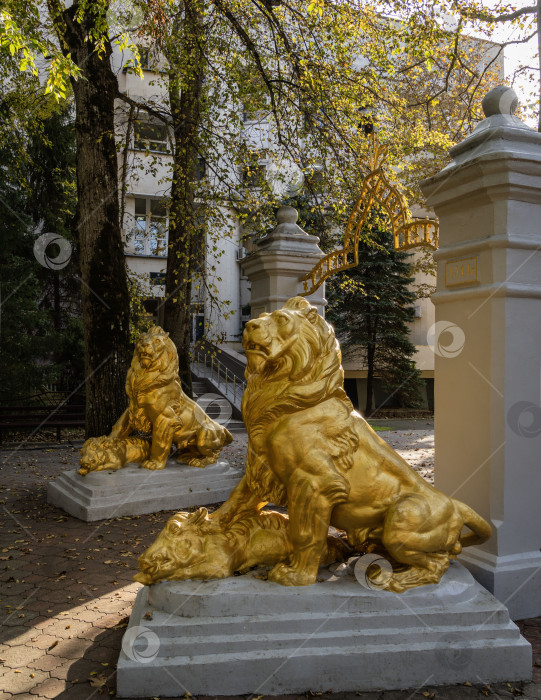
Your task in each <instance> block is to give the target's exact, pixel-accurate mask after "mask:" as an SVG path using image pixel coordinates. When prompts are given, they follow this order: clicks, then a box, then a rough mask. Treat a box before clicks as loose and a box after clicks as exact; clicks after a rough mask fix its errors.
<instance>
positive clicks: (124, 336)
mask: <svg viewBox="0 0 541 700" xmlns="http://www.w3.org/2000/svg"><path fill="white" fill-rule="evenodd" d="M97 5H98V4H97V3H96V4H92V3H88V5H87V7H86V9H85V11H84V13H83V17H82V20H81V21H80V22H79V21H76V20H75V19H74V16H75V13H76V12H77V5H73V6H72V7H70V8H68V9H67V10H65V11H64V12H63V13H62V15H61V19H62V20H63V26H60V27H59V26H58V25H59V22H60V17H58V16H57V18H56V19H55V25H56V26H57V30H58V31H59V34H60V35H61V37H62V39H63V40H64V50H65V51H66V52H67V51H69V52H70V53H71V56H72V58H73V60H74V61H75V63H76V64H77V65H78V66H79V68H80V69H81V70H82V73H83V75H82V77H81V78H80V79H79V80H77V81H73V92H74V96H75V111H76V118H75V129H76V143H77V199H78V201H77V214H76V240H77V241H78V243H79V249H80V252H79V259H80V270H81V280H82V285H81V289H82V314H83V326H84V340H85V376H86V436H87V437H91V436H97V435H103V434H107V433H109V431H110V430H111V427H112V425H113V423H114V422H115V421H116V420H117V419H118V417H119V416H120V414H121V413H122V411H123V410H124V409H125V407H126V404H127V399H126V393H125V381H126V371H127V368H128V355H127V352H128V347H129V296H128V285H127V275H126V263H125V258H124V250H123V244H122V238H121V231H120V219H119V201H118V165H117V152H116V146H115V135H114V100H115V95H116V93H117V79H116V76H115V74H114V73H113V71H112V70H111V64H110V57H111V45H110V43H109V42H108V41H106V42H105V51H104V52H102V53H101V54H98V53H97V52H96V51H95V44H94V43H93V41H92V40H87V37H88V36H89V34H90V32H91V31H92V30H93V29H95V28H96V26H99V23H100V22H103V21H104V13H105V10H106V9H107V7H105V8H104V7H103V6H102V8H101V11H100V10H98V9H97Z"/></svg>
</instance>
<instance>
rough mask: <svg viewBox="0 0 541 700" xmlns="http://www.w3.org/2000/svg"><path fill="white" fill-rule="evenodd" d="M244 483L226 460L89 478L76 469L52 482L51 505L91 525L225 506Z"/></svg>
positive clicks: (126, 470) (136, 468)
mask: <svg viewBox="0 0 541 700" xmlns="http://www.w3.org/2000/svg"><path fill="white" fill-rule="evenodd" d="M240 478H241V473H240V472H239V470H237V469H235V468H233V467H231V466H230V465H229V462H226V461H225V460H220V461H218V462H216V464H210V465H208V466H207V467H205V468H204V469H199V468H198V467H190V466H188V465H187V464H178V463H177V462H174V461H172V460H169V462H168V463H167V466H166V468H165V469H163V470H161V471H149V470H148V469H142V468H141V467H139V466H137V465H135V464H130V465H128V466H127V467H124V468H123V469H120V470H119V471H111V472H108V471H103V472H91V473H90V474H87V475H86V476H81V475H80V474H78V473H77V471H76V470H73V471H68V472H64V473H63V474H61V475H60V476H59V477H58V478H57V479H55V480H54V481H51V482H50V483H49V485H48V489H47V501H48V502H49V503H52V504H53V505H54V506H58V507H59V508H62V509H63V510H65V511H66V512H67V513H69V514H70V515H74V516H75V517H76V518H79V519H80V520H85V521H87V522H90V521H93V520H103V519H105V518H114V517H119V516H121V515H143V514H144V513H156V512H158V511H160V510H173V509H177V510H181V509H182V508H187V507H189V506H199V505H205V504H207V503H218V502H219V501H225V500H226V498H227V497H228V496H229V494H230V493H231V490H232V489H233V488H234V487H235V486H236V485H237V484H238V482H239V479H240Z"/></svg>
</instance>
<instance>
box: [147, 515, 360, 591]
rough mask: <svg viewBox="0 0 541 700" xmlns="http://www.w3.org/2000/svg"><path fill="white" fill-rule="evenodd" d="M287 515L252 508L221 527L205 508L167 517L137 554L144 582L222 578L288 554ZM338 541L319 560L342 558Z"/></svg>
mask: <svg viewBox="0 0 541 700" xmlns="http://www.w3.org/2000/svg"><path fill="white" fill-rule="evenodd" d="M287 526H288V518H287V516H286V515H282V514H281V513H277V512H275V511H261V512H253V513H251V514H250V515H249V516H247V517H246V518H243V519H242V520H237V521H236V522H235V524H234V525H232V526H231V527H230V528H228V529H227V531H224V530H222V529H221V528H220V526H219V523H218V521H217V520H212V519H209V517H208V512H207V509H206V508H199V510H197V511H195V513H177V514H176V515H174V516H173V517H171V518H169V520H168V521H167V524H166V526H165V527H164V529H163V530H162V531H161V532H160V534H159V535H158V537H157V538H156V541H155V542H154V543H153V544H152V545H151V546H150V547H149V548H148V549H147V550H146V552H145V553H144V554H142V555H141V556H140V557H139V568H140V569H141V573H138V574H136V575H135V576H134V579H135V580H136V581H139V582H140V583H144V584H152V583H157V582H158V581H162V580H164V579H167V580H169V581H184V580H186V579H190V578H195V579H210V578H226V577H227V576H232V575H233V574H234V573H235V572H236V571H245V570H247V569H250V568H251V567H253V566H256V565H269V566H272V565H274V564H276V563H277V562H280V561H284V560H285V559H287V557H288V556H289V555H290V553H291V543H290V540H289V537H288V535H287ZM345 550H346V547H345V546H344V545H343V543H342V542H341V541H340V540H339V539H338V538H336V537H333V536H331V535H329V536H328V538H327V546H326V547H325V548H324V551H323V553H322V557H321V562H320V563H321V565H322V566H324V565H326V564H330V563H331V562H333V561H337V560H342V553H343V552H344V551H345Z"/></svg>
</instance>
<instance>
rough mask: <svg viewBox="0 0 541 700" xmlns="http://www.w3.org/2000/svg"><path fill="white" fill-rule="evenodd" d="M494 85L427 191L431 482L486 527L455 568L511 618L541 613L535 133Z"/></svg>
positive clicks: (539, 249) (540, 306)
mask: <svg viewBox="0 0 541 700" xmlns="http://www.w3.org/2000/svg"><path fill="white" fill-rule="evenodd" d="M513 104H515V105H516V96H515V95H514V92H513V90H511V89H510V88H496V89H495V90H494V91H492V92H491V93H489V95H487V98H486V102H484V108H487V105H488V108H487V111H486V114H487V118H486V119H485V120H484V121H482V122H481V123H480V124H479V125H478V126H477V128H476V129H475V131H474V132H473V134H471V135H470V136H469V137H468V138H467V139H466V140H465V141H463V142H462V143H460V144H458V145H457V146H455V147H454V148H453V149H451V156H452V158H453V160H452V162H451V163H450V164H449V166H447V167H446V168H445V169H444V170H443V171H442V172H440V173H439V174H438V175H435V176H434V177H432V178H430V179H428V180H426V181H425V182H424V183H423V185H422V188H423V191H424V193H425V194H426V195H427V199H428V202H429V204H430V205H431V206H432V207H433V208H434V210H435V212H436V214H437V215H438V217H439V220H440V248H439V250H438V251H437V252H436V254H435V259H436V260H437V263H438V288H437V292H436V294H435V295H433V297H432V301H433V302H434V304H435V306H436V323H435V326H434V328H433V331H434V332H433V334H432V337H431V338H429V341H430V342H431V344H432V346H433V349H434V353H435V445H436V464H435V473H434V481H435V485H436V486H437V488H439V489H441V490H442V491H444V492H445V493H448V494H449V495H451V496H454V497H455V498H458V499H460V500H463V501H466V503H468V505H470V506H472V507H473V508H474V509H475V510H476V511H477V512H478V513H480V514H481V515H482V516H483V517H484V518H486V520H488V521H489V522H491V523H492V526H493V535H492V537H491V538H490V540H488V541H487V542H485V543H484V544H482V545H480V546H479V547H471V548H468V549H466V550H465V551H464V553H463V555H462V556H461V559H460V560H461V561H462V562H463V563H464V564H465V565H466V566H467V567H468V568H469V569H470V571H471V572H472V573H473V574H474V576H475V577H476V578H477V579H478V580H479V581H480V582H481V583H482V584H483V585H484V586H486V587H487V588H488V589H489V590H490V591H492V592H493V593H494V595H495V596H496V597H497V598H498V599H499V600H500V601H502V602H503V603H504V604H505V605H506V606H507V607H508V608H509V611H510V614H511V616H512V618H513V619H521V618H526V617H536V616H538V615H541V553H540V551H539V550H540V548H541V508H540V506H539V503H540V501H541V469H540V456H539V455H540V454H541V394H540V389H541V228H540V221H541V134H539V133H538V132H537V131H533V130H532V129H529V128H528V127H527V126H526V125H525V124H523V123H522V122H520V121H519V119H517V118H516V117H514V116H513V115H512V114H511V111H512V109H511V108H512V106H513Z"/></svg>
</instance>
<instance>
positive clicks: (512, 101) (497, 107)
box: [482, 85, 518, 117]
mask: <svg viewBox="0 0 541 700" xmlns="http://www.w3.org/2000/svg"><path fill="white" fill-rule="evenodd" d="M517 106H518V97H517V93H516V92H515V91H514V90H513V88H510V87H506V86H505V85H498V87H495V88H494V89H493V90H491V91H490V92H489V93H487V94H486V95H485V97H484V99H483V102H482V107H483V112H484V113H485V117H492V116H494V115H495V114H507V115H513V114H514V113H515V110H516V108H517Z"/></svg>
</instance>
